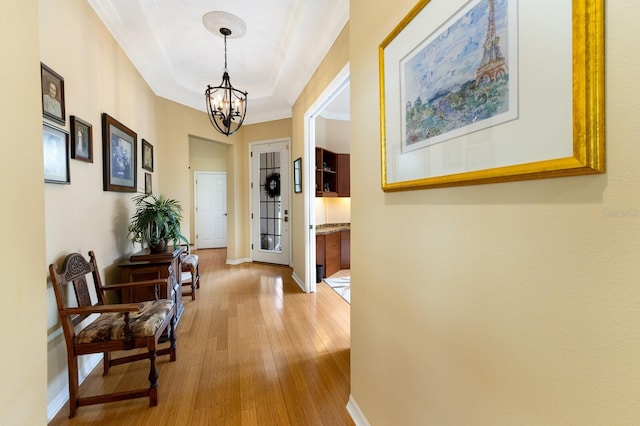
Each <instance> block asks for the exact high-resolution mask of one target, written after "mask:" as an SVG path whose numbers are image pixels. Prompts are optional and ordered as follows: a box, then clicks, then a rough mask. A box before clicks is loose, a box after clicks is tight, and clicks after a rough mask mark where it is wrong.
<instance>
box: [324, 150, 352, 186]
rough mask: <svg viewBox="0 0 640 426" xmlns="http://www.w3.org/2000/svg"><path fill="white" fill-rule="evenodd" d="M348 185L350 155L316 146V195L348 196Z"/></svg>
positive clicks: (349, 183) (349, 179) (349, 180)
mask: <svg viewBox="0 0 640 426" xmlns="http://www.w3.org/2000/svg"><path fill="white" fill-rule="evenodd" d="M350 186H351V178H350V155H349V154H336V153H335V152H332V151H329V150H328V149H324V148H316V197H349V196H351V190H350Z"/></svg>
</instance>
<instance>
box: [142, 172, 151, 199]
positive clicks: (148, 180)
mask: <svg viewBox="0 0 640 426" xmlns="http://www.w3.org/2000/svg"><path fill="white" fill-rule="evenodd" d="M152 192H153V187H152V185H151V173H145V174H144V193H145V194H147V195H150V194H151V193H152Z"/></svg>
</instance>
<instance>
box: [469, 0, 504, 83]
mask: <svg viewBox="0 0 640 426" xmlns="http://www.w3.org/2000/svg"><path fill="white" fill-rule="evenodd" d="M488 15H489V16H488V18H489V19H488V21H489V23H488V26H487V38H486V40H485V42H484V44H483V47H484V54H483V56H482V61H481V62H480V66H479V67H478V69H477V70H476V85H477V84H479V83H481V82H482V81H483V80H489V81H492V80H496V79H497V78H500V77H502V76H503V75H504V74H506V72H507V65H506V61H505V59H504V56H502V52H501V51H500V37H498V36H497V35H496V9H495V0H489V13H488Z"/></svg>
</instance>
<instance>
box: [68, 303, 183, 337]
mask: <svg viewBox="0 0 640 426" xmlns="http://www.w3.org/2000/svg"><path fill="white" fill-rule="evenodd" d="M173 305H174V302H173V301H172V300H168V299H160V300H152V301H148V302H140V309H139V310H138V311H137V312H131V313H130V314H129V326H130V327H131V331H132V333H133V337H151V336H153V335H154V334H156V331H158V327H160V325H161V324H162V322H163V321H164V320H165V318H167V315H168V314H169V312H171V309H173ZM122 339H124V313H122V312H114V313H106V314H100V316H99V317H98V318H97V319H96V320H95V321H93V322H92V323H91V324H89V325H88V326H86V327H85V328H84V329H82V331H80V332H79V333H78V334H77V335H76V338H75V342H76V343H96V342H108V341H112V340H122Z"/></svg>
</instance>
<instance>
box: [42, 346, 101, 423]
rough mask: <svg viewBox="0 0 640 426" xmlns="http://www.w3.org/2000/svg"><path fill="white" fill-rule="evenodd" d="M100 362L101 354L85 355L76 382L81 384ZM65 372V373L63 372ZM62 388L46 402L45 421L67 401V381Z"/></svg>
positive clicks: (51, 417)
mask: <svg viewBox="0 0 640 426" xmlns="http://www.w3.org/2000/svg"><path fill="white" fill-rule="evenodd" d="M101 362H102V355H100V354H95V355H89V356H87V357H86V362H84V363H83V364H82V366H81V367H80V368H79V369H78V383H79V384H82V382H84V380H85V379H86V378H87V376H88V375H89V374H90V373H91V372H92V371H93V369H94V368H96V366H97V365H98V364H100V363H101ZM65 374H67V373H66V372H65ZM66 385H67V386H66V387H65V388H64V389H62V390H61V391H60V392H58V394H57V395H56V396H54V397H53V399H52V400H51V401H49V403H48V404H47V422H50V421H51V420H53V418H54V417H55V416H56V415H57V414H58V413H59V412H60V410H61V409H62V407H64V404H66V403H67V402H68V401H69V383H68V382H67V384H66Z"/></svg>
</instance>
